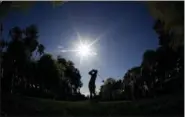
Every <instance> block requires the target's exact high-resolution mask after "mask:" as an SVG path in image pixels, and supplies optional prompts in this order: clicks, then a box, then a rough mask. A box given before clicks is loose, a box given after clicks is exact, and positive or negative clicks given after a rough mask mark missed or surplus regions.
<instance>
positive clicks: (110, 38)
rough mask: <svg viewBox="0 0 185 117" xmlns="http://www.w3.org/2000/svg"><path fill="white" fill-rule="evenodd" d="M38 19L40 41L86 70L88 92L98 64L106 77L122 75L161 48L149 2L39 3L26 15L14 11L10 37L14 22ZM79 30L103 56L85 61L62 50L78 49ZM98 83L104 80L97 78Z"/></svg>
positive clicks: (9, 23)
mask: <svg viewBox="0 0 185 117" xmlns="http://www.w3.org/2000/svg"><path fill="white" fill-rule="evenodd" d="M30 24H36V25H37V26H38V28H39V41H40V42H41V43H43V44H44V45H45V47H46V52H50V53H51V54H52V55H53V56H55V57H56V56H57V55H61V56H63V57H66V58H67V59H70V60H72V61H73V62H74V63H75V64H76V67H78V68H79V69H80V72H81V75H82V81H83V84H84V86H83V88H82V89H81V92H82V93H87V92H88V89H87V86H88V81H89V76H88V70H90V69H92V68H96V69H98V70H99V74H100V75H101V76H102V77H103V78H105V79H106V78H108V77H113V78H115V79H119V78H122V77H123V76H124V74H125V72H126V71H127V70H128V69H130V68H132V67H134V66H138V65H140V63H141V60H142V55H143V53H144V51H145V50H146V49H155V48H156V47H157V45H158V39H157V35H156V34H155V32H154V30H153V29H152V27H153V24H154V20H153V18H152V16H151V15H150V13H149V11H148V9H147V6H146V4H145V3H144V2H124V1H123V2H67V3H65V4H63V5H62V6H60V7H56V8H53V6H52V4H51V2H37V3H36V4H35V5H34V6H33V7H32V8H31V9H30V10H29V11H28V12H27V13H26V14H24V13H19V12H11V13H9V15H8V16H7V17H6V18H5V19H4V20H3V25H4V27H5V34H4V37H6V38H7V37H8V36H7V34H6V33H7V32H8V30H9V29H10V28H12V27H14V26H20V27H21V28H25V27H26V26H29V25H30ZM77 32H78V33H79V34H80V35H81V37H83V39H88V40H90V41H93V39H96V38H97V37H99V36H101V38H100V40H99V41H98V42H97V43H96V44H94V45H93V47H94V48H95V49H96V52H97V56H95V57H92V58H89V59H88V60H84V61H82V64H81V65H79V57H76V56H74V53H60V52H59V49H58V46H63V47H64V48H72V47H73V43H76V42H77V35H76V33H77ZM96 83H97V87H98V88H99V86H100V85H101V84H102V83H101V80H100V79H97V82H96Z"/></svg>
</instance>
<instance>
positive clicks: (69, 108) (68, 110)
mask: <svg viewBox="0 0 185 117" xmlns="http://www.w3.org/2000/svg"><path fill="white" fill-rule="evenodd" d="M1 103H2V105H1V109H2V111H3V112H4V113H6V114H7V115H8V116H21V115H24V116H95V115H99V116H100V115H101V116H103V115H105V116H119V115H146V116H148V115H170V116H173V115H174V116H183V113H184V99H183V95H177V94H176V95H167V96H163V97H160V98H156V99H143V100H140V101H114V102H95V101H88V100H87V101H78V102H68V101H54V100H50V99H40V98H33V97H23V96H15V95H14V96H12V95H11V96H10V95H9V96H2V102H1Z"/></svg>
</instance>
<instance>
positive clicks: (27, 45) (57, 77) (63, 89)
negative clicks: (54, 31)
mask: <svg viewBox="0 0 185 117" xmlns="http://www.w3.org/2000/svg"><path fill="white" fill-rule="evenodd" d="M2 32H3V29H2V28H1V43H0V44H1V46H0V51H1V58H0V59H1V63H0V73H1V91H2V93H12V94H20V95H28V96H37V97H44V98H55V99H64V100H68V99H71V100H72V99H78V98H84V95H82V94H81V93H80V88H81V87H82V86H83V84H82V82H81V75H80V71H79V70H78V69H77V68H76V67H75V65H74V63H73V62H72V61H70V60H66V59H65V58H62V57H61V56H58V57H57V58H56V59H55V58H54V57H52V55H50V54H48V53H45V52H44V50H45V47H44V45H42V44H40V43H39V41H38V38H39V36H38V29H37V27H36V26H35V25H30V26H28V27H26V28H25V29H21V28H20V27H14V28H12V29H11V30H10V31H9V37H10V38H11V40H10V41H9V42H8V41H5V39H3V36H2ZM36 58H38V59H36Z"/></svg>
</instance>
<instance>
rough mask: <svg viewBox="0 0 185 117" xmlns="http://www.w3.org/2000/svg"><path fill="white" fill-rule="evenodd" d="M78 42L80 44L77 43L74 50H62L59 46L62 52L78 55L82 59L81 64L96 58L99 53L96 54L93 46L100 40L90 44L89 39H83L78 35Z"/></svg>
mask: <svg viewBox="0 0 185 117" xmlns="http://www.w3.org/2000/svg"><path fill="white" fill-rule="evenodd" d="M78 40H79V42H78V43H76V44H75V45H76V46H75V48H74V49H69V50H66V49H63V48H62V49H61V46H58V48H59V49H60V51H61V52H74V53H76V55H77V56H78V57H79V58H80V64H81V63H82V61H83V60H85V59H86V60H89V59H90V58H91V59H92V57H93V56H96V55H97V53H96V52H95V50H94V48H93V45H94V44H95V43H96V42H97V41H98V40H99V39H94V40H93V41H92V42H89V41H88V40H89V38H82V37H81V36H80V35H79V34H78Z"/></svg>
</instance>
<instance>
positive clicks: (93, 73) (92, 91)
mask: <svg viewBox="0 0 185 117" xmlns="http://www.w3.org/2000/svg"><path fill="white" fill-rule="evenodd" d="M97 73H98V70H95V69H93V70H91V71H90V72H89V75H91V79H90V81H89V92H90V99H92V98H93V97H95V96H96V92H95V89H96V85H95V81H96V77H97Z"/></svg>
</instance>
